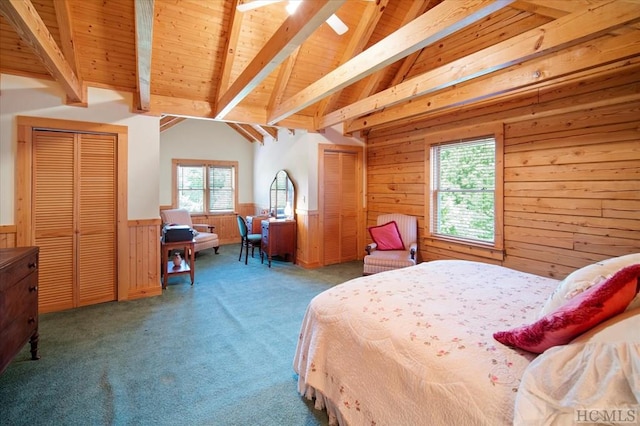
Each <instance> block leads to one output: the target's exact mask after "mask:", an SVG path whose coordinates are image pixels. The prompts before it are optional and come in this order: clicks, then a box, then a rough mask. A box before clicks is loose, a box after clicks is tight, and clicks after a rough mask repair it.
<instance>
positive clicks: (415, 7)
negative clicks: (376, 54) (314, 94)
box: [315, 0, 435, 129]
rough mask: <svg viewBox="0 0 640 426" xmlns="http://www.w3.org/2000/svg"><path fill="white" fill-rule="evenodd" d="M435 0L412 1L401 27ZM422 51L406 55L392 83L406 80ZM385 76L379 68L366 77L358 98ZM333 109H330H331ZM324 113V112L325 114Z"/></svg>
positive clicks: (318, 119)
mask: <svg viewBox="0 0 640 426" xmlns="http://www.w3.org/2000/svg"><path fill="white" fill-rule="evenodd" d="M434 1H435V0H424V1H422V2H420V1H414V2H412V3H411V7H410V8H409V9H408V10H407V12H406V13H405V16H404V18H403V20H402V24H401V25H400V26H401V27H403V26H405V25H407V24H408V23H409V22H411V21H413V20H414V19H416V18H417V17H418V16H420V15H422V14H423V13H425V12H426V11H427V10H429V9H430V8H432V7H433V5H432V3H433V2H434ZM420 52H422V49H421V50H418V51H415V52H413V53H412V54H410V55H409V56H407V57H405V58H404V59H403V60H402V64H401V65H400V68H399V69H398V71H397V72H396V75H395V77H394V78H393V80H392V82H391V85H392V86H395V85H396V84H398V83H401V82H403V81H404V79H405V76H406V74H407V73H408V72H409V70H410V69H411V67H412V66H413V64H414V63H415V62H416V60H417V59H418V56H420ZM384 77H385V72H384V70H379V71H376V72H375V73H373V74H371V75H370V76H369V77H367V78H366V81H365V84H364V85H363V86H362V88H361V90H360V93H359V94H358V97H357V99H358V100H361V99H365V98H367V97H369V96H371V95H372V94H374V93H375V90H376V89H377V88H378V85H379V84H380V81H381V80H382V79H383V78H384ZM331 110H332V109H330V110H329V111H331ZM323 115H324V114H323ZM320 118H321V116H320V115H319V114H318V115H317V116H316V120H315V123H316V128H317V129H321V128H322V127H321V125H320ZM350 124H351V120H347V121H346V122H345V124H344V127H347V126H349V125H350Z"/></svg>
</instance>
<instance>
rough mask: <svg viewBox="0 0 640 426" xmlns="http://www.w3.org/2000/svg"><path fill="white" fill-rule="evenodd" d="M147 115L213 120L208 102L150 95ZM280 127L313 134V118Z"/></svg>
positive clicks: (246, 117)
mask: <svg viewBox="0 0 640 426" xmlns="http://www.w3.org/2000/svg"><path fill="white" fill-rule="evenodd" d="M0 1H1V0H0ZM149 113H150V114H151V115H158V116H160V115H163V114H168V115H177V116H181V117H193V118H211V119H213V109H212V107H211V103H210V102H207V101H196V100H193V99H184V98H176V97H172V96H163V95H154V94H152V95H151V109H150V111H149ZM260 114H261V115H260ZM266 120H267V114H266V110H264V109H257V108H251V107H246V106H243V105H238V106H237V107H235V108H234V109H233V110H232V111H231V112H230V113H229V115H227V118H226V120H225V121H234V122H239V123H258V124H264V125H266V123H267V121H266ZM280 127H289V128H293V129H305V130H308V131H310V132H314V127H313V117H309V116H305V115H300V114H294V115H292V116H290V117H287V118H286V119H285V120H283V121H281V122H280Z"/></svg>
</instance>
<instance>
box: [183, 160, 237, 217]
mask: <svg viewBox="0 0 640 426" xmlns="http://www.w3.org/2000/svg"><path fill="white" fill-rule="evenodd" d="M173 163H174V173H175V180H174V182H175V183H176V184H175V186H174V188H175V192H174V205H176V206H177V207H179V208H185V209H187V210H189V212H191V213H204V214H208V213H226V212H233V211H234V210H235V207H236V200H237V192H236V174H237V168H238V167H237V163H236V162H230V161H201V160H173Z"/></svg>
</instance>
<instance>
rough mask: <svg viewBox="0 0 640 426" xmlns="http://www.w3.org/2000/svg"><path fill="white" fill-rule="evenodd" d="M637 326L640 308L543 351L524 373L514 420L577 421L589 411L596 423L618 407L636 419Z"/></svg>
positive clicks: (639, 387) (639, 390)
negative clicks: (567, 342) (565, 342)
mask: <svg viewBox="0 0 640 426" xmlns="http://www.w3.org/2000/svg"><path fill="white" fill-rule="evenodd" d="M638 329H640V309H634V310H632V311H627V312H623V313H621V314H619V315H616V316H615V317H613V318H611V319H610V320H608V321H605V322H603V323H601V324H599V325H598V326H596V327H594V328H592V329H591V330H589V331H588V332H586V333H584V334H583V335H581V336H579V337H577V338H576V339H574V340H573V341H572V342H571V343H569V344H568V345H563V346H555V347H553V348H550V349H548V350H546V351H545V352H544V353H542V354H541V355H539V356H538V357H537V358H536V359H534V360H533V361H532V362H531V364H529V365H528V366H527V368H526V370H525V372H524V374H523V376H522V380H521V382H520V386H519V388H518V393H517V396H516V402H515V412H514V420H513V424H514V425H516V426H523V425H531V426H538V425H543V424H544V425H575V424H576V421H577V420H584V418H585V416H586V412H587V411H588V412H589V416H590V417H589V418H590V419H591V420H596V421H594V423H597V424H601V423H600V422H598V421H597V420H598V419H599V420H604V419H605V416H607V415H609V416H610V415H611V413H612V411H613V410H620V411H619V412H617V414H620V415H622V414H624V415H625V416H626V415H632V416H635V417H634V418H633V419H631V418H629V419H628V420H634V421H633V422H632V423H633V424H637V423H636V422H637V421H638V420H639V419H638V417H637V415H638V413H639V408H640V380H639V378H640V333H638ZM579 410H581V411H579ZM585 410H586V411H585ZM607 411H608V412H607ZM580 416H582V417H580ZM597 416H599V417H598V418H596V417H597ZM589 424H593V423H589ZM606 424H609V423H606ZM616 424H617V423H616Z"/></svg>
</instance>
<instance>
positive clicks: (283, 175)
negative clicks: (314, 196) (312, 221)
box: [269, 170, 296, 219]
mask: <svg viewBox="0 0 640 426" xmlns="http://www.w3.org/2000/svg"><path fill="white" fill-rule="evenodd" d="M269 193H270V197H269V198H270V201H269V203H270V205H269V212H270V214H271V217H275V218H276V219H292V218H293V214H294V212H295V200H296V192H295V188H294V187H293V182H291V179H289V175H288V174H287V172H286V171H284V170H280V171H279V172H278V173H276V177H275V178H273V182H271V189H270V191H269Z"/></svg>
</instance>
